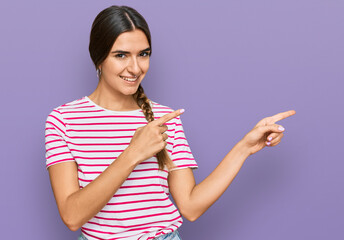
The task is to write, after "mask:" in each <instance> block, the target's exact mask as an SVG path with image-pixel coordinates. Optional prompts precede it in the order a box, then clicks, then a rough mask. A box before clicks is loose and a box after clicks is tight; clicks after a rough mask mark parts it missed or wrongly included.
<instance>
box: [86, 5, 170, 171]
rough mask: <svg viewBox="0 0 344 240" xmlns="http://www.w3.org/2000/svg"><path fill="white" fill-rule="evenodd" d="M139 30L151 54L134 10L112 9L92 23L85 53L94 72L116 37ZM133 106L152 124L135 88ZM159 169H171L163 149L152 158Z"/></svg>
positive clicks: (143, 96) (147, 102)
mask: <svg viewBox="0 0 344 240" xmlns="http://www.w3.org/2000/svg"><path fill="white" fill-rule="evenodd" d="M135 29H140V30H142V31H143V32H144V34H145V35H146V37H147V40H148V43H149V47H150V49H151V51H150V55H151V53H152V44H151V35H150V31H149V27H148V24H147V22H146V20H145V19H144V18H143V16H142V15H141V14H140V13H138V12H137V11H136V10H135V9H133V8H131V7H128V6H116V5H113V6H111V7H108V8H106V9H104V10H102V11H101V12H100V13H99V14H98V15H97V16H96V18H95V19H94V21H93V24H92V29H91V33H90V44H89V51H90V56H91V59H92V61H93V63H94V65H95V67H96V69H98V67H99V65H100V64H101V63H102V62H103V61H104V60H105V59H106V57H107V56H108V54H109V52H110V51H111V48H112V46H113V44H114V43H115V41H116V39H117V37H118V36H119V35H120V34H121V33H124V32H130V31H134V30H135ZM133 97H134V99H135V100H136V102H137V104H138V105H139V106H140V108H141V109H142V111H143V113H144V115H145V118H146V120H147V121H148V122H151V121H153V120H154V114H153V111H152V108H151V105H150V102H151V101H150V100H149V99H148V97H147V96H146V94H145V93H144V90H143V87H142V86H141V84H140V85H139V87H138V89H137V91H136V93H135V94H134V95H133ZM156 156H157V159H158V164H159V169H160V170H163V169H164V165H166V166H167V167H168V168H172V167H173V166H174V164H173V162H172V160H171V159H170V157H169V156H168V154H167V151H166V148H164V149H163V150H161V151H160V152H158V153H157V154H156Z"/></svg>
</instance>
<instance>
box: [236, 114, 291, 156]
mask: <svg viewBox="0 0 344 240" xmlns="http://www.w3.org/2000/svg"><path fill="white" fill-rule="evenodd" d="M295 113H296V112H295V110H289V111H286V112H281V113H278V114H276V115H273V116H271V117H266V118H263V119H262V120H260V121H259V122H258V123H257V124H256V126H254V128H253V129H252V130H251V131H250V132H249V133H247V134H246V135H245V136H244V137H243V139H242V140H241V141H242V142H243V145H244V146H245V148H248V151H249V154H250V155H252V154H254V153H256V152H258V151H259V150H261V149H263V148H264V147H265V146H270V147H272V146H276V145H277V144H279V143H280V142H281V139H282V137H283V131H284V130H280V129H278V127H282V126H281V125H278V124H275V122H277V121H280V120H282V119H284V118H287V117H290V116H292V115H294V114H295ZM269 138H271V140H270V139H269ZM269 143H270V144H269Z"/></svg>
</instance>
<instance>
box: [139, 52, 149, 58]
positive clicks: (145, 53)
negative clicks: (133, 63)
mask: <svg viewBox="0 0 344 240" xmlns="http://www.w3.org/2000/svg"><path fill="white" fill-rule="evenodd" d="M140 56H141V57H147V56H149V52H142V53H140Z"/></svg>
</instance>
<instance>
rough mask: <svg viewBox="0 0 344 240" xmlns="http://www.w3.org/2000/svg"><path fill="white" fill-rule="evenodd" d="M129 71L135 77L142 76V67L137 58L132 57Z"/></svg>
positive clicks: (128, 67)
mask: <svg viewBox="0 0 344 240" xmlns="http://www.w3.org/2000/svg"><path fill="white" fill-rule="evenodd" d="M127 70H128V72H129V73H130V74H133V75H135V76H138V75H140V73H141V67H140V63H139V61H138V60H137V58H136V57H132V58H131V59H130V61H129V63H128V66H127Z"/></svg>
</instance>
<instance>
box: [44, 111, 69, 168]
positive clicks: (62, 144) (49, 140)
mask: <svg viewBox="0 0 344 240" xmlns="http://www.w3.org/2000/svg"><path fill="white" fill-rule="evenodd" d="M66 138H67V137H66V124H65V123H64V120H63V117H62V114H61V113H60V112H59V111H58V110H56V109H54V110H53V111H52V112H51V113H50V114H49V115H48V117H47V119H46V122H45V150H46V152H45V159H46V169H48V167H50V166H52V165H54V164H57V163H62V162H67V161H75V159H74V157H73V155H72V153H71V151H70V149H69V147H68V145H67V142H66Z"/></svg>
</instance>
